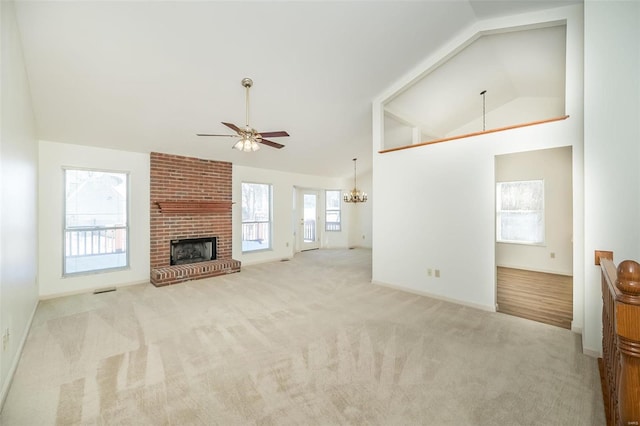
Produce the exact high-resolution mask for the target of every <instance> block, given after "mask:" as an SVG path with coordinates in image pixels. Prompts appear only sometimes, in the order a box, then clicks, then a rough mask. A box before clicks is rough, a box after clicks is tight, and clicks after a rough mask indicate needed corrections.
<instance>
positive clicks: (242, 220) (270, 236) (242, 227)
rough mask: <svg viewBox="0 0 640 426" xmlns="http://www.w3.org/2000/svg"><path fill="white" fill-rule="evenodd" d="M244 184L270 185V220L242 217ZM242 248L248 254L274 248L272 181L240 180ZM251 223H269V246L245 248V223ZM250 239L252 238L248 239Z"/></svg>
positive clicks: (243, 252)
mask: <svg viewBox="0 0 640 426" xmlns="http://www.w3.org/2000/svg"><path fill="white" fill-rule="evenodd" d="M244 185H264V186H266V187H268V189H269V195H268V202H269V209H268V211H269V220H268V221H264V220H263V221H255V220H252V221H246V222H245V220H244V218H243V217H242V210H243V209H244V197H243V194H244V192H243V186H244ZM240 198H241V201H240V248H241V252H242V254H248V253H258V252H262V251H268V250H273V184H271V183H263V182H240ZM250 223H255V224H261V223H268V229H269V243H268V246H267V247H263V248H257V249H252V250H245V248H244V241H245V239H244V229H245V228H244V225H245V224H250ZM247 241H250V240H247Z"/></svg>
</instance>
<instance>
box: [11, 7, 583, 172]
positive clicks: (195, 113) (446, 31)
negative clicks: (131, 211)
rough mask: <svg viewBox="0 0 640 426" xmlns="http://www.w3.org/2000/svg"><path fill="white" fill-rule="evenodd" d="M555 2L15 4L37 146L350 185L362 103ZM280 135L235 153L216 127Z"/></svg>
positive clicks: (362, 135)
mask: <svg viewBox="0 0 640 426" xmlns="http://www.w3.org/2000/svg"><path fill="white" fill-rule="evenodd" d="M570 3H576V1H574V0H568V1H564V0H558V1H535V0H525V1H482V0H449V1H411V2H398V1H353V2H344V1H332V2H325V1H323V2H319V1H318V2H314V1H294V2H280V1H277V2H270V1H269V2H267V1H260V2H245V1H230V2H217V1H215V2H205V1H199V2H188V1H176V2H168V1H145V2H138V1H135V2H127V1H114V2H87V1H70V2H58V1H42V2H34V1H18V3H17V7H16V10H17V19H18V25H19V28H20V31H21V37H22V43H23V50H24V56H25V63H26V67H27V74H28V77H29V81H30V85H31V94H32V97H33V104H34V110H35V116H36V121H37V131H38V137H39V138H40V139H43V140H50V141H57V142H65V143H74V144H82V145H92V146H99V147H107V148H115V149H122V150H130V151H139V152H150V151H160V152H167V153H174V154H181V155H189V156H197V157H201V158H209V159H215V160H224V161H231V162H233V163H236V164H241V165H246V166H252V167H260V168H267V169H278V170H285V171H291V172H299V173H308V174H316V175H324V176H344V177H349V176H350V174H351V172H352V161H351V159H352V158H353V157H358V158H359V159H360V160H359V162H358V169H359V170H363V169H366V168H368V167H370V164H371V156H372V147H371V101H372V99H373V98H374V97H376V96H378V95H379V94H380V93H381V92H382V91H383V90H384V89H386V88H387V87H388V86H389V85H390V84H392V83H393V82H394V81H396V80H397V79H398V78H399V77H400V76H402V75H403V74H404V73H406V72H407V71H408V70H409V69H411V68H412V67H414V66H415V65H417V64H418V63H419V62H420V61H421V60H422V59H424V58H425V57H427V56H428V55H429V54H430V53H432V52H434V51H435V50H436V49H437V48H438V47H440V46H442V45H443V44H444V43H445V42H447V41H448V40H450V39H451V38H452V37H454V36H455V35H456V34H458V33H459V32H460V31H461V30H462V29H464V28H466V27H468V26H469V25H471V24H472V23H474V22H475V21H477V20H478V19H485V18H489V17H494V16H500V15H505V14H513V13H520V12H525V11H530V10H533V9H544V8H549V7H554V6H563V5H566V4H570ZM243 77H251V78H252V79H253V81H254V87H253V88H252V89H251V124H252V126H253V127H255V128H256V129H258V130H261V131H272V130H287V131H288V132H289V133H290V135H291V137H289V138H278V139H275V140H276V141H277V142H281V143H284V144H285V145H286V147H285V148H283V149H282V150H276V149H272V148H268V147H264V148H263V149H261V150H260V151H258V152H256V153H242V152H238V151H236V150H232V149H231V146H232V145H233V141H234V140H233V139H231V138H199V137H197V136H195V134H196V133H227V129H226V128H225V127H224V126H223V125H222V124H220V122H221V121H227V122H232V123H235V124H237V125H242V124H243V122H244V88H243V87H242V86H241V85H240V80H241V79H242V78H243Z"/></svg>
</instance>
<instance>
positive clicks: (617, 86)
mask: <svg viewBox="0 0 640 426" xmlns="http://www.w3.org/2000/svg"><path fill="white" fill-rule="evenodd" d="M584 8H585V11H584V19H585V22H584V33H585V49H584V51H585V53H584V66H585V73H584V97H585V100H584V113H585V126H584V167H585V227H584V229H585V252H584V259H585V295H584V296H585V301H584V303H585V318H584V332H583V347H584V348H585V350H588V351H590V352H595V353H601V350H602V319H601V318H602V317H601V312H602V295H601V289H600V269H599V267H597V266H595V265H594V262H593V256H594V254H593V253H594V251H595V250H612V251H613V252H614V261H615V263H616V264H617V263H619V262H621V261H622V260H625V259H633V260H636V261H640V222H639V218H640V169H639V168H638V163H639V161H640V120H638V117H640V81H639V79H638V76H639V75H640V3H639V2H624V1H608V2H599V1H585V3H584Z"/></svg>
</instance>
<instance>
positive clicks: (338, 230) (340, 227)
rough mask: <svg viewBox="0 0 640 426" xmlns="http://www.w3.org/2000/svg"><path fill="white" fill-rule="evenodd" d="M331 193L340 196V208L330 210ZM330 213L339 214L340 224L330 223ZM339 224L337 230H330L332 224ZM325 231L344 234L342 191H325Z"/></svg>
mask: <svg viewBox="0 0 640 426" xmlns="http://www.w3.org/2000/svg"><path fill="white" fill-rule="evenodd" d="M330 192H336V193H337V194H338V208H337V209H330V208H329V197H328V194H329V193H330ZM329 212H338V222H330V221H329ZM336 223H337V224H338V226H337V229H330V227H329V225H330V224H336ZM324 230H325V231H327V232H342V191H340V190H339V189H325V190H324Z"/></svg>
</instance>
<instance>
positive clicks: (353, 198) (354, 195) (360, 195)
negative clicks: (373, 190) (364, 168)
mask: <svg viewBox="0 0 640 426" xmlns="http://www.w3.org/2000/svg"><path fill="white" fill-rule="evenodd" d="M356 161H358V159H357V158H354V159H353V189H352V190H351V192H345V193H344V195H343V199H344V202H345V203H364V202H365V201H367V194H366V193H364V192H362V191H359V190H358V185H357V180H356Z"/></svg>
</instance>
